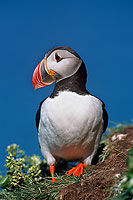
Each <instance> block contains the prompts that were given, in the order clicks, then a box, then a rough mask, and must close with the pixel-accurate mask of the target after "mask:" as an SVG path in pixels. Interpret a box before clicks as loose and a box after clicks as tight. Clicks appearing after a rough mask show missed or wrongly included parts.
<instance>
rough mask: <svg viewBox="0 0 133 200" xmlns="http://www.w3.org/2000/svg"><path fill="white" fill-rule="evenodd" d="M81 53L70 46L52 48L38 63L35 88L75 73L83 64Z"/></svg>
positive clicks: (34, 79) (34, 75)
mask: <svg viewBox="0 0 133 200" xmlns="http://www.w3.org/2000/svg"><path fill="white" fill-rule="evenodd" d="M81 63H82V60H81V58H80V57H79V55H78V54H77V53H76V52H75V51H74V50H73V49H71V48H69V47H65V46H63V47H57V48H54V49H52V50H50V51H49V52H48V53H47V54H46V55H45V57H44V59H43V60H42V61H41V62H40V63H39V64H38V65H37V67H36V69H35V71H34V73H33V77H32V84H33V87H34V89H37V88H41V87H44V86H47V85H51V84H52V83H53V82H55V81H56V82H58V81H60V80H62V79H65V78H68V77H70V76H72V75H74V74H75V73H76V72H77V71H78V69H79V67H80V66H81Z"/></svg>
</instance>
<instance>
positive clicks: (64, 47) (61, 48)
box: [46, 46, 80, 58]
mask: <svg viewBox="0 0 133 200" xmlns="http://www.w3.org/2000/svg"><path fill="white" fill-rule="evenodd" d="M55 50H66V51H69V52H70V53H72V54H74V55H75V56H76V57H78V58H80V56H79V55H78V54H77V53H76V51H74V50H73V49H72V48H70V47H67V46H60V47H56V48H53V49H51V50H50V51H48V53H47V54H46V57H47V58H48V57H49V56H50V54H51V53H52V52H53V51H55Z"/></svg>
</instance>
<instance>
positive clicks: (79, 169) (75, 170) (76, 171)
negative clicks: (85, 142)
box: [66, 163, 88, 176]
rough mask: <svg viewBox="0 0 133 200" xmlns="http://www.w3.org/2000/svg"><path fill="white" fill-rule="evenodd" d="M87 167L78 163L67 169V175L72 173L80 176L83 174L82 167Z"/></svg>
mask: <svg viewBox="0 0 133 200" xmlns="http://www.w3.org/2000/svg"><path fill="white" fill-rule="evenodd" d="M86 167H88V165H87V164H83V163H79V164H78V165H77V166H76V167H73V168H72V169H70V170H69V171H67V174H66V175H67V176H68V175H71V174H73V175H74V176H80V175H81V174H83V168H86Z"/></svg>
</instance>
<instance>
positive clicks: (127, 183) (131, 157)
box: [110, 148, 133, 200]
mask: <svg viewBox="0 0 133 200" xmlns="http://www.w3.org/2000/svg"><path fill="white" fill-rule="evenodd" d="M127 166H128V169H129V170H128V172H127V173H125V174H123V176H122V177H120V178H119V179H118V180H119V181H118V183H117V184H116V185H114V186H113V187H112V188H110V189H111V190H112V191H113V192H114V191H115V194H114V196H113V197H112V198H111V199H110V200H131V199H132V197H133V148H131V149H130V150H129V152H128V156H127Z"/></svg>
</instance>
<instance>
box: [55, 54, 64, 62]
mask: <svg viewBox="0 0 133 200" xmlns="http://www.w3.org/2000/svg"><path fill="white" fill-rule="evenodd" d="M62 59H63V58H62V57H61V56H59V55H58V54H57V53H56V54H55V60H56V62H59V61H61V60H62Z"/></svg>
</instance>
